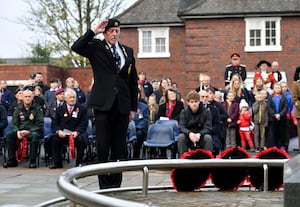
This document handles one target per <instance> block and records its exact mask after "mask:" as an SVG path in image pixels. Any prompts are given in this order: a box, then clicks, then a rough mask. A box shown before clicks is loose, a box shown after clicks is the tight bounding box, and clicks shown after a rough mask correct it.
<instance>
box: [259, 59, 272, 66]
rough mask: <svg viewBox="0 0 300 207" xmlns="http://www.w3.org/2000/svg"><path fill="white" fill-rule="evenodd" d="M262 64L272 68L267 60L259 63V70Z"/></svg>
mask: <svg viewBox="0 0 300 207" xmlns="http://www.w3.org/2000/svg"><path fill="white" fill-rule="evenodd" d="M262 64H267V65H268V67H271V63H269V62H268V61H266V60H261V61H259V63H257V65H256V66H257V68H259V67H260V66H261V65H262Z"/></svg>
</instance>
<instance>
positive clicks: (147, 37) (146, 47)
mask: <svg viewBox="0 0 300 207" xmlns="http://www.w3.org/2000/svg"><path fill="white" fill-rule="evenodd" d="M151 35H152V34H151V31H143V52H145V53H151V51H152V50H151V45H152V42H151Z"/></svg>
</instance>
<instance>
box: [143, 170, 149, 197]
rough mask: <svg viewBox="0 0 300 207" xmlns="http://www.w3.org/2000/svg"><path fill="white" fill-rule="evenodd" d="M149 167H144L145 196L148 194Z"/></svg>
mask: <svg viewBox="0 0 300 207" xmlns="http://www.w3.org/2000/svg"><path fill="white" fill-rule="evenodd" d="M148 183H149V169H148V167H147V166H145V167H144V168H143V197H147V196H148Z"/></svg>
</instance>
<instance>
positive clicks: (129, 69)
mask: <svg viewBox="0 0 300 207" xmlns="http://www.w3.org/2000/svg"><path fill="white" fill-rule="evenodd" d="M130 73H131V64H130V65H129V67H128V75H129V74H130Z"/></svg>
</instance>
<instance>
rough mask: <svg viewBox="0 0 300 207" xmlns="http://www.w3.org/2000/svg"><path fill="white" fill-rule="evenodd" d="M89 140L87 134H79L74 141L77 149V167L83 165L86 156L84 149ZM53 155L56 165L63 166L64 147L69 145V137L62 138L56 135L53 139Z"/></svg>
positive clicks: (51, 141)
mask: <svg viewBox="0 0 300 207" xmlns="http://www.w3.org/2000/svg"><path fill="white" fill-rule="evenodd" d="M87 142H88V138H87V134H86V133H82V134H79V135H78V137H76V138H75V139H74V145H75V147H76V166H78V165H79V164H81V163H82V158H83V155H84V149H85V148H86V146H87ZM50 143H51V153H52V158H53V161H54V164H56V165H62V147H63V145H64V144H66V145H68V144H69V137H68V136H67V137H66V138H60V137H58V136H57V135H56V134H55V135H53V136H52V137H51V140H50Z"/></svg>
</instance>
